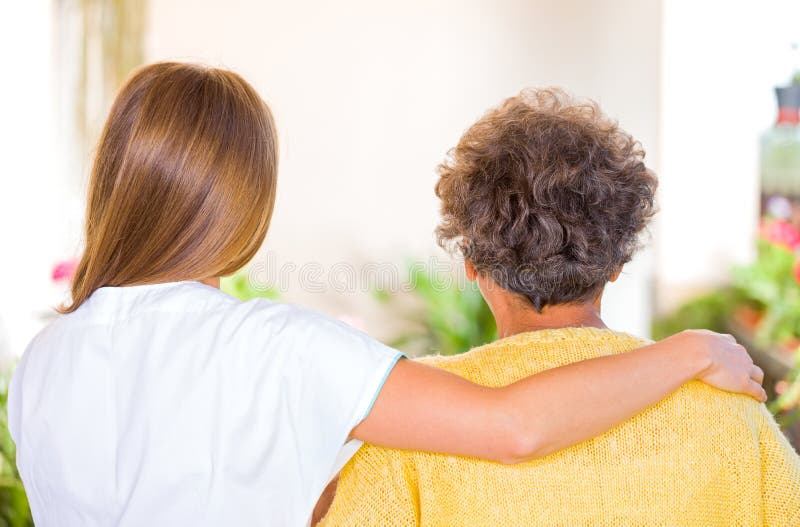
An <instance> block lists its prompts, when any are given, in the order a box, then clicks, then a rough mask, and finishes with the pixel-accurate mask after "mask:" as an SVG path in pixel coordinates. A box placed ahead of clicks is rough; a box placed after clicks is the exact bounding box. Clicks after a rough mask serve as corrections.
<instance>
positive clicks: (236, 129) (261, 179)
mask: <svg viewBox="0 0 800 527" xmlns="http://www.w3.org/2000/svg"><path fill="white" fill-rule="evenodd" d="M277 165H278V159H277V136H276V131H275V124H274V121H273V118H272V114H271V112H270V110H269V108H268V107H267V105H266V103H264V101H263V100H262V99H261V98H260V97H259V95H258V93H257V92H256V91H255V89H253V87H252V86H250V85H249V84H248V83H247V82H246V81H245V80H244V79H243V78H242V77H240V76H239V75H237V74H235V73H232V72H230V71H225V70H221V69H216V68H210V67H205V66H201V65H196V64H187V63H174V62H165V63H157V64H151V65H149V66H145V67H143V68H141V69H140V70H138V71H137V72H136V73H134V75H133V76H132V77H131V78H130V79H129V80H128V81H127V83H126V84H125V86H124V87H123V88H122V90H121V91H120V93H119V94H118V95H117V98H116V100H115V102H114V104H113V106H112V108H111V113H110V114H109V116H108V120H107V121H106V123H105V127H104V129H103V133H102V136H101V138H100V143H99V145H98V148H97V154H96V157H95V160H94V164H93V167H92V172H91V177H90V182H89V192H88V201H87V207H86V226H85V237H86V247H85V250H84V252H83V255H82V257H81V260H80V263H79V264H78V268H77V271H76V274H75V278H74V281H73V285H72V303H71V304H69V305H64V306H62V307H61V308H60V311H61V312H63V313H68V312H71V311H74V310H76V309H77V308H78V307H80V306H81V304H83V303H84V302H85V301H86V300H87V299H88V298H89V297H90V296H91V295H92V293H94V291H96V290H97V289H98V288H100V287H104V286H127V285H140V284H149V283H158V282H170V281H180V280H202V279H205V278H210V277H216V276H224V275H227V274H230V273H232V272H234V271H235V270H237V269H239V268H241V267H242V266H244V265H245V264H246V263H247V262H248V261H249V260H250V259H251V258H252V257H253V256H254V255H255V253H256V252H257V251H258V249H259V247H260V246H261V244H262V242H263V241H264V237H265V236H266V233H267V229H268V227H269V221H270V218H271V217H272V210H273V206H274V203H275V190H276V183H277Z"/></svg>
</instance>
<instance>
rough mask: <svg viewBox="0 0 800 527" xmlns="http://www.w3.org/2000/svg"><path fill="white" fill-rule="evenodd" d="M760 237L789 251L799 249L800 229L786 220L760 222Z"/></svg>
mask: <svg viewBox="0 0 800 527" xmlns="http://www.w3.org/2000/svg"><path fill="white" fill-rule="evenodd" d="M760 230H761V237H762V238H763V239H765V240H766V241H768V242H770V243H773V244H775V245H780V246H782V247H785V248H787V249H789V250H790V251H797V250H798V249H800V231H798V230H797V228H796V227H795V226H794V225H792V224H791V223H789V222H788V221H786V220H773V221H767V222H763V223H762V224H761V229H760Z"/></svg>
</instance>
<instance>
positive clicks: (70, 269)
mask: <svg viewBox="0 0 800 527" xmlns="http://www.w3.org/2000/svg"><path fill="white" fill-rule="evenodd" d="M77 269H78V260H64V261H62V262H58V263H57V264H56V265H55V266H54V267H53V271H52V272H51V273H50V278H51V279H52V280H53V282H55V283H57V284H60V283H63V282H71V281H72V278H73V277H74V276H75V271H76V270H77Z"/></svg>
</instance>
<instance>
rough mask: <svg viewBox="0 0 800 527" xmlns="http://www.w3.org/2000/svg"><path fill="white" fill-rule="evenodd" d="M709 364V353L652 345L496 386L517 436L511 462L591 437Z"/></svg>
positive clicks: (624, 418) (505, 412) (555, 449)
mask: <svg viewBox="0 0 800 527" xmlns="http://www.w3.org/2000/svg"><path fill="white" fill-rule="evenodd" d="M708 367H709V364H708V357H707V356H704V355H702V354H699V353H689V352H687V350H685V349H682V348H679V347H676V346H674V345H671V344H666V345H665V344H663V343H659V344H653V345H650V346H647V347H644V348H640V349H637V350H634V351H631V352H629V353H624V354H620V355H612V356H607V357H601V358H597V359H592V360H587V361H583V362H578V363H574V364H570V365H569V366H564V367H561V368H555V369H552V370H547V371H544V372H542V373H540V374H538V375H535V376H533V377H529V378H527V379H523V380H521V381H519V382H517V383H514V384H512V385H510V386H508V387H506V388H502V389H501V390H502V391H503V392H504V393H503V396H502V398H501V400H500V402H499V405H500V406H501V407H502V408H503V409H501V410H499V412H500V414H501V415H508V414H510V417H508V418H506V419H507V422H508V423H509V425H508V426H510V427H511V429H512V431H511V432H509V433H511V434H513V435H514V436H516V437H518V438H520V442H519V445H518V447H517V449H516V450H517V451H516V453H515V454H514V456H513V457H512V459H511V461H512V462H517V461H524V460H526V459H530V458H533V457H539V456H543V455H547V454H549V453H551V452H554V451H558V450H561V449H562V448H566V447H568V446H571V445H573V444H576V443H579V442H581V441H584V440H586V439H590V438H592V437H595V436H597V435H600V434H602V433H603V432H605V431H607V430H609V429H610V428H612V427H614V426H616V425H617V424H619V423H621V422H623V421H625V420H626V419H628V418H630V417H632V416H634V415H636V414H637V413H639V412H641V411H642V410H644V409H645V408H647V407H649V406H652V405H653V404H655V403H657V402H658V401H660V400H661V399H663V398H664V397H666V396H667V395H669V394H670V393H672V392H673V391H675V390H676V389H678V387H680V386H681V385H682V384H684V383H685V382H687V381H689V380H691V379H694V378H696V377H697V376H698V375H699V374H700V372H702V371H704V370H705V369H706V368H708Z"/></svg>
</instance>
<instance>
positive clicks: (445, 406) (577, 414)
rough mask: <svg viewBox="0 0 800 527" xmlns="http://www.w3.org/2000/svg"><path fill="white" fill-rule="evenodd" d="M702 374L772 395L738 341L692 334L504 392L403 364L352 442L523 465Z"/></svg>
mask: <svg viewBox="0 0 800 527" xmlns="http://www.w3.org/2000/svg"><path fill="white" fill-rule="evenodd" d="M695 378H700V379H701V380H703V381H704V382H706V383H708V384H711V385H713V386H716V387H718V388H722V389H725V390H731V391H735V392H740V393H747V394H749V395H751V396H753V397H755V398H757V399H760V400H764V399H765V398H766V394H765V393H764V391H763V389H762V388H761V386H760V382H761V379H762V378H763V372H761V370H759V369H758V368H756V367H755V366H753V364H752V360H751V359H750V357H749V356H748V355H747V352H746V351H745V350H744V348H742V347H741V346H739V345H738V344H736V342H735V341H734V340H733V339H732V338H731V337H729V336H724V335H717V334H714V333H710V332H702V331H701V332H684V333H681V334H679V335H676V336H673V337H670V338H669V339H666V340H663V341H661V342H659V343H657V344H653V345H650V346H647V347H645V348H641V349H639V350H635V351H632V352H629V353H623V354H619V355H613V356H609V357H602V358H598V359H593V360H589V361H585V362H580V363H575V364H571V365H569V366H564V367H561V368H556V369H553V370H548V371H544V372H542V373H539V374H538V375H534V376H532V377H528V378H526V379H523V380H521V381H518V382H516V383H514V384H512V385H510V386H507V387H503V388H487V387H483V386H477V385H475V384H472V383H470V382H468V381H467V380H465V379H462V378H461V377H457V376H455V375H452V374H450V373H447V372H445V371H441V370H437V369H435V368H431V367H428V366H425V365H423V364H420V363H415V362H413V361H409V360H401V361H400V362H398V363H397V365H396V366H395V367H394V369H393V370H392V372H391V373H390V375H389V377H388V378H387V380H386V383H385V384H384V386H383V389H382V390H381V392H380V394H379V395H378V397H377V400H376V402H375V405H374V406H373V408H372V411H371V412H370V414H369V415H368V416H367V418H366V419H365V420H364V421H362V422H361V424H359V425H358V426H356V428H354V429H353V431H352V437H355V438H357V439H361V440H363V441H366V442H369V443H373V444H376V445H381V446H386V447H393V448H403V449H411V450H426V451H430V452H441V453H447V454H453V455H463V456H472V457H479V458H483V459H491V460H495V461H501V462H505V463H516V462H520V461H524V460H527V459H531V458H535V457H539V456H543V455H546V454H548V453H550V452H553V451H556V450H559V449H562V448H566V447H568V446H570V445H573V444H575V443H578V442H580V441H583V440H586V439H589V438H591V437H594V436H597V435H599V434H601V433H603V432H605V431H606V430H609V429H610V428H612V427H614V426H615V425H617V424H619V423H621V422H622V421H624V420H625V419H627V418H629V417H631V416H633V415H635V414H636V413H638V412H640V411H642V410H644V409H645V408H647V407H648V406H651V405H652V404H654V403H656V402H658V401H659V400H661V399H662V398H664V397H665V396H666V395H668V394H669V393H671V392H672V391H674V390H676V389H677V388H678V387H679V386H680V385H681V384H683V383H684V382H686V381H688V380H690V379H695Z"/></svg>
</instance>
